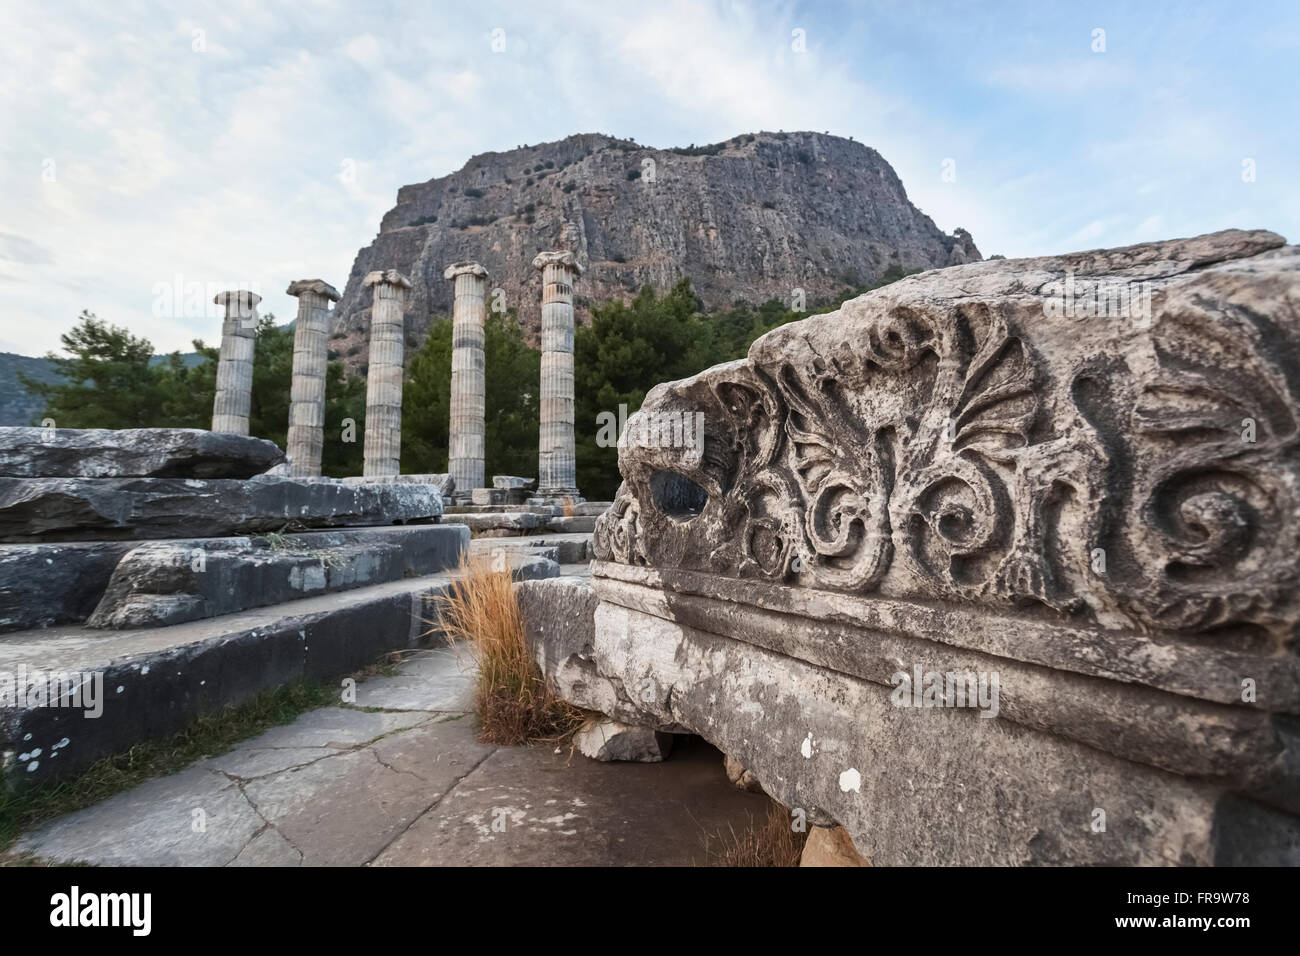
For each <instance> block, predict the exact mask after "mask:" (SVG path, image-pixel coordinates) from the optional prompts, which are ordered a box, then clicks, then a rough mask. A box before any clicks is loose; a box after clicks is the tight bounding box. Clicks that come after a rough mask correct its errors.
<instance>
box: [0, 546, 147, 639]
mask: <svg viewBox="0 0 1300 956" xmlns="http://www.w3.org/2000/svg"><path fill="white" fill-rule="evenodd" d="M134 547H135V543H134V542H131V541H92V542H70V543H67V544H0V633H3V632H5V631H21V630H26V629H27V628H31V627H49V626H51V625H53V624H72V623H77V622H80V621H84V620H85V619H86V618H87V616H89V615H90V613H91V612H92V611H94V610H95V605H97V604H98V603H99V599H100V597H101V596H102V595H103V593H104V589H105V588H106V587H108V582H109V579H110V578H111V577H112V576H113V569H114V568H116V567H117V563H118V561H120V560H121V559H122V555H124V554H126V553H127V552H128V551H130V550H131V549H132V548H134Z"/></svg>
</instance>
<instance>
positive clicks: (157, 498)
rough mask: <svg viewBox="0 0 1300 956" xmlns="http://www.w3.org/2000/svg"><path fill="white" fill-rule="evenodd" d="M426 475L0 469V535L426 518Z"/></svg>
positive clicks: (429, 512) (184, 533)
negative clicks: (166, 474) (238, 475)
mask: <svg viewBox="0 0 1300 956" xmlns="http://www.w3.org/2000/svg"><path fill="white" fill-rule="evenodd" d="M441 514H442V496H441V495H440V494H439V492H438V489H437V488H436V487H435V486H433V485H427V484H391V485H390V484H362V485H349V484H344V483H342V482H337V481H330V480H317V481H298V480H295V479H290V478H268V477H258V478H252V479H249V480H246V481H241V480H236V479H229V478H225V479H211V480H201V479H182V478H0V541H12V542H22V541H42V540H44V541H58V540H100V539H110V538H136V539H145V538H181V537H184V538H193V537H216V536H224V535H231V534H242V533H250V532H264V531H281V530H285V529H289V530H294V529H306V528H330V527H349V526H366V525H389V524H400V523H406V522H427V521H431V520H433V519H436V518H438V517H439V516H440V515H441Z"/></svg>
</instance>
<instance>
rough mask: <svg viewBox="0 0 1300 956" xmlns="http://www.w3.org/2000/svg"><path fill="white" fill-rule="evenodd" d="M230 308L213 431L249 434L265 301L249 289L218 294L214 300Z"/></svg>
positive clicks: (219, 364) (223, 334)
mask: <svg viewBox="0 0 1300 956" xmlns="http://www.w3.org/2000/svg"><path fill="white" fill-rule="evenodd" d="M212 301H213V302H215V303H216V304H217V305H224V306H225V307H226V317H225V319H224V320H223V322H222V324H221V355H220V358H219V360H218V362H217V395H216V398H215V399H214V401H213V403H212V430H213V431H214V432H225V433H228V434H232V435H247V434H248V411H249V407H250V405H251V403H252V395H253V349H254V345H255V343H256V341H257V303H259V302H261V301H262V297H261V296H260V295H257V294H256V293H255V292H249V291H247V290H246V289H238V290H232V291H229V292H218V293H217V295H216V296H215V297H214V298H213V300H212Z"/></svg>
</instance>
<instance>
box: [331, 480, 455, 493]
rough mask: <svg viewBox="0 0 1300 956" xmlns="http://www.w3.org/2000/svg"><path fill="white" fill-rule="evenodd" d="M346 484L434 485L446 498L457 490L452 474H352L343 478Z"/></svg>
mask: <svg viewBox="0 0 1300 956" xmlns="http://www.w3.org/2000/svg"><path fill="white" fill-rule="evenodd" d="M343 484H345V485H434V486H435V487H437V489H438V491H439V492H440V493H441V494H442V496H443V497H444V498H446V497H448V496H449V495H451V493H452V492H453V491H455V490H456V482H455V481H453V480H452V477H451V475H373V476H371V477H369V478H367V477H364V476H362V475H350V476H348V477H347V478H344V479H343Z"/></svg>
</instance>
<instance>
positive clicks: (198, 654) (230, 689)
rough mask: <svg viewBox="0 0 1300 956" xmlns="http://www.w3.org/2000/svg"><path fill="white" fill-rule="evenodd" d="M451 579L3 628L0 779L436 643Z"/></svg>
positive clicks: (522, 572)
mask: <svg viewBox="0 0 1300 956" xmlns="http://www.w3.org/2000/svg"><path fill="white" fill-rule="evenodd" d="M510 565H511V570H512V573H513V575H514V577H515V578H516V580H534V579H538V578H547V577H554V576H556V575H557V574H558V573H559V567H558V566H557V565H556V564H555V562H553V561H548V560H545V559H541V558H537V557H535V556H532V555H529V554H526V553H518V554H512V555H511V556H510ZM454 581H455V575H454V573H450V574H447V573H444V574H433V575H427V576H424V577H421V578H414V579H407V580H401V581H389V582H386V583H384V584H373V585H370V586H368V587H363V588H357V589H355V590H351V591H342V592H338V593H333V594H325V595H322V596H320V597H314V598H304V599H302V600H298V601H291V602H288V603H285V604H278V605H275V606H272V607H267V608H258V609H255V610H249V611H243V612H240V613H238V614H228V615H225V616H223V617H219V618H211V619H207V620H200V621H189V622H186V623H184V624H175V625H172V626H169V627H156V628H144V629H135V630H130V631H104V630H95V629H92V628H86V627H56V628H47V629H44V630H36V631H23V632H18V633H14V634H9V635H6V636H4V637H3V638H0V753H3V765H2V766H0V785H3V786H23V785H41V784H47V783H52V782H54V781H57V780H61V779H67V778H69V777H72V776H75V775H76V774H78V773H80V772H82V771H84V770H85V769H86V768H87V767H89V766H90V765H91V764H93V763H95V762H96V761H97V760H100V759H102V758H104V757H106V756H109V755H111V754H115V753H121V752H123V751H125V750H127V749H129V748H130V747H132V746H134V745H136V744H138V743H140V742H142V741H147V740H156V739H159V738H162V737H166V736H167V735H169V734H172V733H175V732H176V731H178V730H181V729H183V728H184V727H186V726H188V725H189V724H191V723H192V722H193V721H194V720H195V719H196V718H197V717H199V716H201V715H203V714H208V713H213V712H216V711H219V710H221V709H222V708H223V707H226V706H228V705H231V704H238V703H242V702H244V701H247V700H249V699H250V698H252V697H254V696H255V695H257V694H259V693H261V692H263V691H266V690H270V689H273V688H276V687H279V686H282V685H284V684H288V683H291V682H294V681H299V680H314V681H332V680H336V679H339V678H342V677H344V676H345V675H348V674H350V673H353V672H355V671H356V670H358V669H360V668H362V667H364V666H366V665H367V664H370V663H372V662H373V661H374V660H376V659H377V658H378V657H379V656H381V655H382V654H384V653H386V652H388V651H394V650H399V649H403V648H413V647H421V646H431V645H438V644H442V643H444V639H443V638H442V636H441V634H440V633H439V631H438V626H437V622H436V616H437V611H436V604H435V603H434V600H435V599H436V597H437V596H439V595H442V594H445V593H447V589H448V588H449V587H451V586H452V584H453V583H454ZM56 681H57V683H55V682H56ZM38 688H39V689H40V691H41V693H39V694H38V693H37V692H36V691H37V689H38ZM50 700H54V701H56V702H57V704H58V706H50V705H49V701H50Z"/></svg>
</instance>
